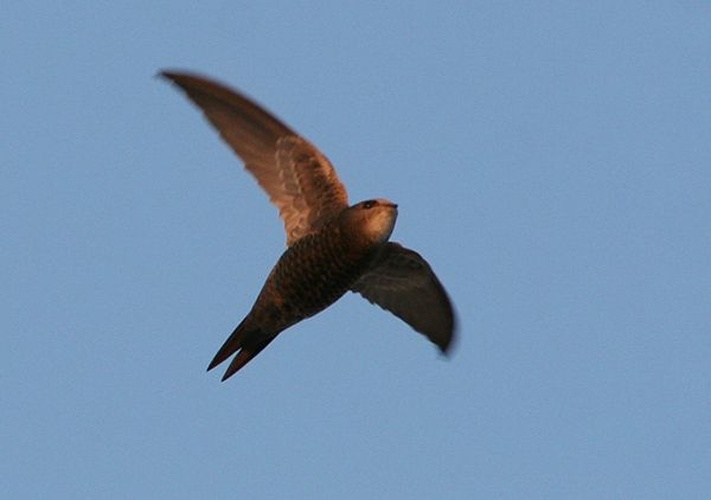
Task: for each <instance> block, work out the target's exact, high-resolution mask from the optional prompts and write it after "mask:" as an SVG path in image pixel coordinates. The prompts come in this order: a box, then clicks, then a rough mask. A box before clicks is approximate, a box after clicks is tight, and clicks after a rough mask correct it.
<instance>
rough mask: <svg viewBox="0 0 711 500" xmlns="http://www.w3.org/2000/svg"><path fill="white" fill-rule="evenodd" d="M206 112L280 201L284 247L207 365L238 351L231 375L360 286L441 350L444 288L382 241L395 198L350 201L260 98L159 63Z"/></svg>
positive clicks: (422, 264) (416, 261) (448, 326)
mask: <svg viewBox="0 0 711 500" xmlns="http://www.w3.org/2000/svg"><path fill="white" fill-rule="evenodd" d="M160 76H162V77H163V78H166V79H168V80H170V81H171V82H173V83H174V84H175V85H177V86H178V87H179V88H180V89H181V90H183V91H184V92H185V94H186V95H187V96H188V97H189V98H190V100H192V101H193V103H195V104H196V105H197V106H198V107H199V108H200V109H201V110H202V112H203V113H204V115H205V117H206V118H207V120H208V121H209V122H210V123H211V124H212V125H213V126H214V127H215V128H216V129H217V131H218V132H219V133H220V135H221V136H222V139H223V140H224V141H225V142H226V143H227V145H228V146H229V147H230V148H232V150H233V151H234V152H235V153H236V154H237V156H238V157H239V158H240V159H241V160H242V161H243V162H244V165H245V168H246V169H247V171H248V172H249V173H250V174H252V175H253V176H254V177H255V178H256V180H257V182H258V183H259V185H260V186H261V187H262V189H264V191H266V193H267V195H268V196H269V199H270V201H271V202H272V203H273V204H274V205H276V207H277V208H278V209H279V215H280V216H281V219H282V221H283V223H284V229H285V230H286V245H287V249H286V250H285V251H284V253H283V254H282V256H281V257H280V258H279V260H278V261H277V263H276V265H275V266H274V268H273V269H272V270H271V272H270V273H269V276H268V277H267V280H266V282H265V283H264V285H263V287H262V290H261V292H260V293H259V295H258V296H257V299H256V301H255V302H254V305H253V306H252V309H251V310H250V311H249V314H247V316H246V317H245V318H244V319H243V320H242V322H241V323H240V324H239V325H238V326H237V328H235V330H234V331H233V332H232V334H231V335H230V336H229V338H228V339H227V340H226V341H225V343H224V344H223V345H222V347H221V348H220V350H219V351H217V354H216V355H215V357H214V359H213V360H212V362H211V363H210V365H209V366H208V368H207V369H208V371H209V370H211V369H213V368H215V367H216V366H217V365H219V364H221V363H222V362H224V361H226V360H227V359H228V358H230V357H232V356H233V355H234V358H233V359H232V361H231V362H230V364H229V367H228V368H227V371H226V372H225V374H224V376H223V377H222V380H223V381H224V380H226V379H228V378H229V377H231V376H232V375H234V374H235V373H237V372H238V371H239V370H240V369H241V368H242V367H243V366H244V365H246V364H247V363H248V362H249V361H250V360H251V359H252V358H254V357H255V356H256V355H257V354H259V353H260V352H261V351H262V350H263V349H264V348H265V347H267V345H269V343H270V342H271V341H272V340H274V339H275V338H276V336H277V335H279V333H281V332H283V331H284V330H286V329H287V328H289V327H290V326H292V325H294V324H296V323H298V322H299V321H301V320H303V319H306V318H309V317H311V316H313V315H315V314H317V313H319V312H321V311H322V310H324V309H326V308H327V307H328V306H330V305H331V304H333V303H334V302H335V301H336V300H338V299H339V298H340V297H342V296H343V295H344V294H345V293H346V292H347V291H349V290H350V291H352V292H357V293H359V294H360V295H362V296H363V297H365V298H366V299H367V300H368V301H370V302H371V303H373V304H377V305H378V306H380V307H382V308H383V309H385V310H387V311H390V312H391V313H393V314H394V315H396V316H397V317H399V318H400V319H402V320H403V321H405V322H406V323H408V324H409V325H410V326H411V327H412V328H413V329H415V330H416V331H417V332H420V333H422V334H424V335H425V336H427V338H429V340H430V341H432V342H433V343H434V344H436V345H437V347H439V349H440V350H441V352H442V353H444V354H447V352H448V349H449V348H450V346H451V344H452V339H453V337H454V330H455V319H454V311H453V308H452V304H451V302H450V300H449V298H448V296H447V293H446V292H445V290H444V287H443V286H442V284H441V283H440V282H439V280H438V279H437V276H435V274H434V272H433V271H432V269H431V268H430V266H429V264H428V263H427V262H426V261H425V260H424V259H423V258H422V257H421V256H420V255H419V254H418V253H417V252H414V251H413V250H410V249H408V248H405V247H403V246H402V245H400V244H398V243H394V242H391V241H388V240H389V238H390V234H391V233H392V231H393V228H394V226H395V219H396V218H397V205H396V204H395V203H393V202H391V201H388V200H385V199H380V198H374V199H370V200H366V201H361V202H360V203H356V204H355V205H349V203H348V195H347V194H346V188H345V187H344V186H343V184H341V181H340V180H339V179H338V176H337V175H336V171H335V169H334V168H333V165H331V162H330V161H329V160H328V159H327V158H326V157H325V156H324V155H323V153H321V152H320V151H319V150H318V149H317V148H316V147H315V146H314V145H312V144H311V143H310V142H309V141H307V140H306V139H304V138H303V137H301V136H300V135H299V134H298V133H296V132H295V131H294V130H292V129H291V128H290V127H288V126H287V125H285V124H284V123H283V122H281V121H280V120H279V119H278V118H276V117H274V116H273V115H272V114H271V113H269V112H268V111H266V110H265V109H264V108H262V107H261V106H259V105H258V104H257V103H255V102H254V101H252V100H251V99H249V98H247V97H246V96H244V95H242V94H241V93H239V92H237V91H236V90H233V89H230V88H229V87H226V86H224V85H222V84H220V83H217V82H215V81H211V80H209V79H207V78H203V77H201V76H198V75H195V74H190V73H182V72H173V71H164V72H162V73H160Z"/></svg>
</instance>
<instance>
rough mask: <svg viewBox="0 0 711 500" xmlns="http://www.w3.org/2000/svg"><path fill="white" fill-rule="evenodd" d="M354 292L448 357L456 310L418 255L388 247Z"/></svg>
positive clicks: (358, 283) (428, 267)
mask: <svg viewBox="0 0 711 500" xmlns="http://www.w3.org/2000/svg"><path fill="white" fill-rule="evenodd" d="M352 290H353V291H354V292H358V293H359V294H361V295H362V296H363V297H365V298H366V299H368V301H370V302H371V303H373V304H377V305H379V306H380V307H382V308H383V309H386V310H388V311H390V312H391V313H393V314H394V315H395V316H397V317H398V318H400V319H402V320H403V321H405V322H406V323H407V324H409V325H410V326H411V327H412V328H414V329H415V330H416V331H418V332H420V333H422V334H424V335H426V336H427V337H428V338H429V339H430V340H431V341H432V342H434V343H435V344H436V345H437V346H438V347H439V348H440V350H441V351H442V352H443V353H445V354H446V353H447V350H448V349H449V347H450V346H451V343H452V339H453V337H454V323H455V322H454V309H453V308H452V303H451V302H450V300H449V297H448V296H447V292H445V290H444V287H443V286H442V284H441V283H440V282H439V280H438V279H437V276H435V274H434V272H433V271H432V268H430V266H429V264H428V263H427V261H425V259H423V258H422V257H421V256H420V254H418V253H417V252H414V251H412V250H409V249H407V248H405V247H403V246H402V245H399V244H398V243H393V242H390V243H388V244H387V245H386V246H385V248H384V250H383V251H382V253H381V254H380V256H379V258H378V259H377V261H376V262H374V263H373V265H372V267H371V268H370V269H369V270H368V271H367V272H366V273H365V274H364V275H363V276H362V277H361V278H360V279H359V280H358V281H357V282H356V283H355V285H353V288H352Z"/></svg>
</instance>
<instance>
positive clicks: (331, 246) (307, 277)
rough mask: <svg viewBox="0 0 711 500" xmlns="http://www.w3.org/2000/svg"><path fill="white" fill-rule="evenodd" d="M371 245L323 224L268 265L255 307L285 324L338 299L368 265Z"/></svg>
mask: <svg viewBox="0 0 711 500" xmlns="http://www.w3.org/2000/svg"><path fill="white" fill-rule="evenodd" d="M373 255H374V249H373V248H372V247H367V246H363V245H360V244H359V243H358V242H356V241H353V240H351V239H350V238H348V237H347V235H345V234H344V233H343V232H342V231H341V230H340V228H339V227H338V226H337V225H335V224H334V225H327V226H325V227H324V228H322V230H321V231H319V232H318V233H315V234H311V235H308V236H305V237H303V238H301V239H300V240H298V241H297V242H296V243H294V244H293V245H292V246H291V247H289V248H288V249H287V250H286V251H285V252H284V253H283V254H282V256H281V257H280V258H279V261H278V262H277V264H276V266H274V268H273V269H272V271H271V273H270V274H269V277H268V278H267V282H266V283H265V284H264V287H263V289H262V292H261V293H260V295H259V297H258V298H257V302H256V303H255V309H263V310H264V311H265V312H266V311H267V310H268V311H269V313H268V314H269V315H270V316H271V318H264V321H272V320H274V319H276V318H279V320H280V322H281V323H283V325H280V326H283V328H287V327H288V326H290V325H291V324H294V323H296V322H298V321H300V320H302V319H304V318H307V317H309V316H313V315H314V314H316V313H318V312H320V311H322V310H323V309H325V308H326V307H328V306H329V305H331V304H333V303H334V302H335V301H336V300H338V299H339V298H340V297H341V296H342V295H343V294H344V293H345V292H346V291H348V290H349V289H350V288H351V286H352V285H353V283H354V282H355V281H356V280H357V279H358V278H359V277H360V276H361V275H362V274H363V272H364V271H365V270H366V269H367V268H368V265H369V263H370V261H371V259H372V258H373Z"/></svg>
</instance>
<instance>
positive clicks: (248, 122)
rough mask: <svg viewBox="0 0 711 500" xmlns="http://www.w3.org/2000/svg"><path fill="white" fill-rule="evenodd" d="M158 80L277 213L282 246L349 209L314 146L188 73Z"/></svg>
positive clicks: (234, 95)
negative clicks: (199, 118) (211, 131)
mask: <svg viewBox="0 0 711 500" xmlns="http://www.w3.org/2000/svg"><path fill="white" fill-rule="evenodd" d="M161 76H163V77H164V78H167V79H169V80H171V81H172V82H173V83H175V84H176V85H177V86H179V87H180V88H181V89H183V90H184V91H185V93H186V94H187V95H188V97H189V98H190V99H191V100H192V101H193V102H194V103H195V104H196V105H197V106H198V107H200V109H202V111H203V113H204V114H205V116H206V117H207V119H208V120H209V121H210V123H212V125H213V126H214V127H215V128H216V129H217V130H218V131H219V132H220V135H221V136H222V138H223V139H224V141H225V142H226V143H227V144H228V145H229V146H230V147H231V148H232V149H233V150H234V152H235V153H237V156H239V157H240V158H241V159H242V161H243V162H244V164H245V167H246V168H247V170H248V171H249V172H250V173H251V174H252V175H253V176H254V177H255V178H256V179H257V182H258V183H259V185H260V186H262V188H263V189H264V190H265V191H266V192H267V194H268V195H269V199H270V200H271V202H272V203H274V205H276V206H277V208H278V209H279V215H280V216H281V218H282V220H283V222H284V229H285V230H286V244H287V245H288V246H291V245H292V244H293V243H294V242H295V241H297V240H298V239H300V238H302V237H304V236H306V235H307V234H309V233H311V232H314V231H316V230H318V228H319V227H320V226H321V225H322V224H323V223H324V222H326V221H327V220H329V219H330V218H332V217H334V216H336V215H338V214H339V213H340V212H341V210H343V209H344V208H346V207H347V206H348V195H347V193H346V189H345V187H344V186H343V184H342V183H341V181H340V180H339V179H338V175H336V171H335V170H334V168H333V165H331V162H329V161H328V158H326V157H325V156H324V155H323V154H322V153H321V152H320V151H319V150H318V149H317V148H316V147H315V146H313V145H312V144H311V143H309V142H308V141H307V140H306V139H304V138H303V137H300V136H299V135H298V134H297V133H296V132H294V131H293V130H292V129H291V128H289V127H288V126H287V125H285V124H284V123H282V122H281V121H280V120H279V119H277V118H276V117H274V116H273V115H271V114H270V113H269V112H267V111H266V110H265V109H263V108H262V107H260V106H259V105H258V104H256V103H255V102H253V101H251V100H250V99H248V98H247V97H245V96H244V95H242V94H240V93H238V92H237V91H235V90H232V89H230V88H228V87H225V86H223V85H221V84H219V83H216V82H213V81H210V80H207V79H205V78H202V77H199V76H196V75H191V74H187V73H175V72H169V71H165V72H163V73H161Z"/></svg>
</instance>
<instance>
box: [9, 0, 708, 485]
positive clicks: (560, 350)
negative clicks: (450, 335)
mask: <svg viewBox="0 0 711 500" xmlns="http://www.w3.org/2000/svg"><path fill="white" fill-rule="evenodd" d="M593 4H594V5H593ZM3 11H4V14H3V19H2V21H0V46H2V48H3V50H2V51H1V53H0V62H1V63H2V67H3V71H2V72H1V74H0V90H1V91H2V94H1V95H2V101H3V104H2V113H1V114H0V137H2V139H1V142H2V147H1V148H0V176H1V177H0V208H1V210H0V230H1V231H2V234H3V235H4V237H3V238H2V239H1V240H0V256H1V259H0V262H2V264H1V265H0V280H1V281H2V283H3V286H2V288H0V293H1V294H2V300H0V326H1V327H2V333H3V339H4V346H3V349H2V350H0V364H1V366H2V367H3V368H2V373H1V375H0V395H1V396H0V397H1V398H2V407H3V411H2V412H0V442H1V447H2V450H3V452H2V453H1V454H0V470H1V471H2V476H3V477H2V481H0V496H2V497H3V498H97V497H100V498H234V497H235V496H238V497H244V498H319V497H321V498H398V499H399V498H403V499H405V498H407V499H415V498H462V499H464V498H546V499H551V498H700V497H702V496H705V495H707V494H708V491H709V490H710V489H711V479H709V478H711V363H709V359H711V331H710V325H711V307H710V306H709V302H710V299H711V257H710V255H711V167H710V166H711V91H710V89H711V87H710V82H711V62H710V61H711V59H709V54H711V8H710V7H709V4H708V3H707V2H702V1H691V0H689V1H681V0H679V1H671V0H669V1H657V2H637V1H630V2H594V3H589V4H584V3H580V2H451V3H449V4H447V5H443V4H441V3H439V2H429V3H424V2H411V3H405V2H390V3H387V4H385V3H376V2H358V3H355V2H354V3H352V4H351V5H346V4H338V5H337V4H336V3H335V2H334V3H325V2H314V3H309V2H291V3H286V2H285V3H275V2H270V1H266V2H249V3H240V2H215V1H206V2H118V3H116V2H87V1H75V2H63V3H59V2H58V3H54V4H51V3H49V2H32V1H22V2H20V1H14V0H11V1H10V2H6V5H5V7H4V9H3ZM164 68H180V69H188V70H192V71H197V72H200V73H204V74H206V75H210V76H212V77H215V78H217V79H219V80H221V81H224V82H227V83H229V84H230V85H233V86H236V87H238V88H240V89H242V90H243V91H245V92H246V93H248V94H250V95H252V96H254V97H255V98H256V99H257V100H258V101H260V102H261V103H263V104H265V105H266V106H267V107H268V108H269V109H271V110H272V111H274V112H275V113H276V114H277V115H278V116H280V117H281V118H282V119H283V120H285V121H286V122H287V123H289V124H290V125H291V126H293V127H294V128H295V129H296V130H298V131H299V132H301V133H302V134H303V135H305V136H306V137H308V138H309V139H310V140H312V141H313V142H314V143H315V144H317V145H318V146H319V147H320V148H321V149H322V150H323V151H324V153H325V154H326V155H328V156H329V158H330V159H331V160H332V161H333V163H334V164H335V165H336V168H337V169H338V172H339V175H340V177H341V179H342V180H343V181H344V183H345V184H346V186H347V188H348V190H349V194H350V197H351V200H353V201H358V200H361V199H367V198H372V197H386V198H389V199H392V200H393V201H395V202H396V203H398V204H399V206H400V216H399V219H398V224H397V227H396V229H395V233H394V235H393V239H394V240H396V241H400V242H402V243H404V244H406V245H407V246H409V247H411V248H414V249H416V250H418V251H419V252H420V253H422V254H423V255H424V256H426V257H427V259H428V260H429V261H430V263H431V264H432V266H433V267H434V269H435V270H436V271H437V273H438V275H439V276H440V278H441V280H442V281H443V283H444V284H445V286H446V287H447V289H448V290H449V292H450V294H451V296H452V298H453V300H454V302H455V304H456V307H457V311H458V313H459V322H460V327H461V328H460V330H459V335H460V337H459V342H458V345H457V346H456V349H455V351H454V354H453V356H452V357H451V359H449V360H446V359H442V358H441V357H440V356H438V355H437V352H436V349H435V348H434V347H433V346H432V345H431V344H429V343H428V342H427V341H426V340H425V339H424V338H423V337H421V336H419V335H417V334H415V333H413V332H412V331H411V330H410V329H409V327H407V326H406V325H405V324H404V323H402V322H400V321H398V320H397V319H396V318H394V317H393V316H391V315H389V314H387V313H385V312H383V311H381V310H380V309H378V308H376V307H373V306H370V305H369V304H368V303H367V302H366V301H364V300H362V299H361V298H360V297H358V296H355V295H352V294H349V295H348V296H346V297H344V298H343V299H342V300H341V301H340V302H338V303H337V304H336V305H335V306H334V307H332V308H330V309H329V310H328V311H326V312H324V313H323V314H321V315H319V316H317V317H315V318H312V319H310V320H307V321H305V322H303V323H301V324H299V325H297V326H296V327H294V328H292V329H290V330H289V331H287V332H285V333H284V334H282V335H281V336H280V337H279V338H278V339H277V340H276V341H275V342H273V343H272V344H271V345H270V346H269V347H268V348H267V349H266V350H265V351H264V352H263V353H262V354H261V355H260V356H258V357H257V358H256V359H255V360H254V361H253V362H252V363H250V364H249V365H248V366H247V367H246V368H245V369H244V370H243V371H242V372H240V373H239V374H238V375H237V376H235V377H234V378H232V379H230V380H229V382H227V383H220V382H219V377H220V375H221V373H218V372H214V373H213V372H210V373H205V367H206V366H207V363H208V362H209V361H210V359H211V358H212V356H213V355H214V353H215V352H216V350H217V349H218V348H219V347H220V345H221V344H222V342H223V341H224V339H225V338H226V337H227V335H228V334H229V333H230V332H231V331H232V329H233V327H234V326H235V325H236V324H237V323H238V322H239V321H240V320H241V319H242V317H243V316H244V314H246V312H247V311H248V310H249V308H250V306H251V305H252V302H253V300H254V298H255V296H256V294H257V293H258V291H259V288H260V287H261V285H262V282H263V280H264V278H265V277H266V275H267V273H268V272H269V270H270V268H271V266H272V265H273V264H274V262H275V261H276V259H277V258H278V256H279V255H280V253H281V252H282V250H283V248H284V234H283V230H282V225H281V222H280V221H279V219H278V217H277V213H276V210H275V209H274V208H273V207H272V206H271V205H270V204H269V203H268V202H267V199H266V196H265V195H264V194H263V193H262V192H261V191H260V190H259V189H258V188H257V186H256V183H254V182H253V180H252V179H251V177H250V176H249V175H248V174H247V173H245V172H244V171H243V169H242V166H241V165H240V163H239V162H238V160H237V159H236V158H234V157H233V155H232V153H231V152H230V151H229V150H228V149H227V148H226V147H225V146H224V145H223V144H222V143H221V142H220V141H219V139H218V138H217V135H216V134H215V133H214V132H213V131H212V130H211V129H210V128H209V126H208V125H207V124H206V122H205V121H204V120H202V118H201V117H200V115H199V113H198V112H197V111H196V110H195V109H194V108H193V107H192V106H191V105H190V104H189V103H188V102H187V100H186V99H185V98H184V97H183V96H182V95H181V94H179V93H178V92H177V91H176V90H175V89H174V88H171V87H170V86H169V85H167V84H166V83H165V82H163V81H160V80H158V79H156V78H154V75H155V74H156V72H157V71H159V70H160V69H164Z"/></svg>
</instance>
